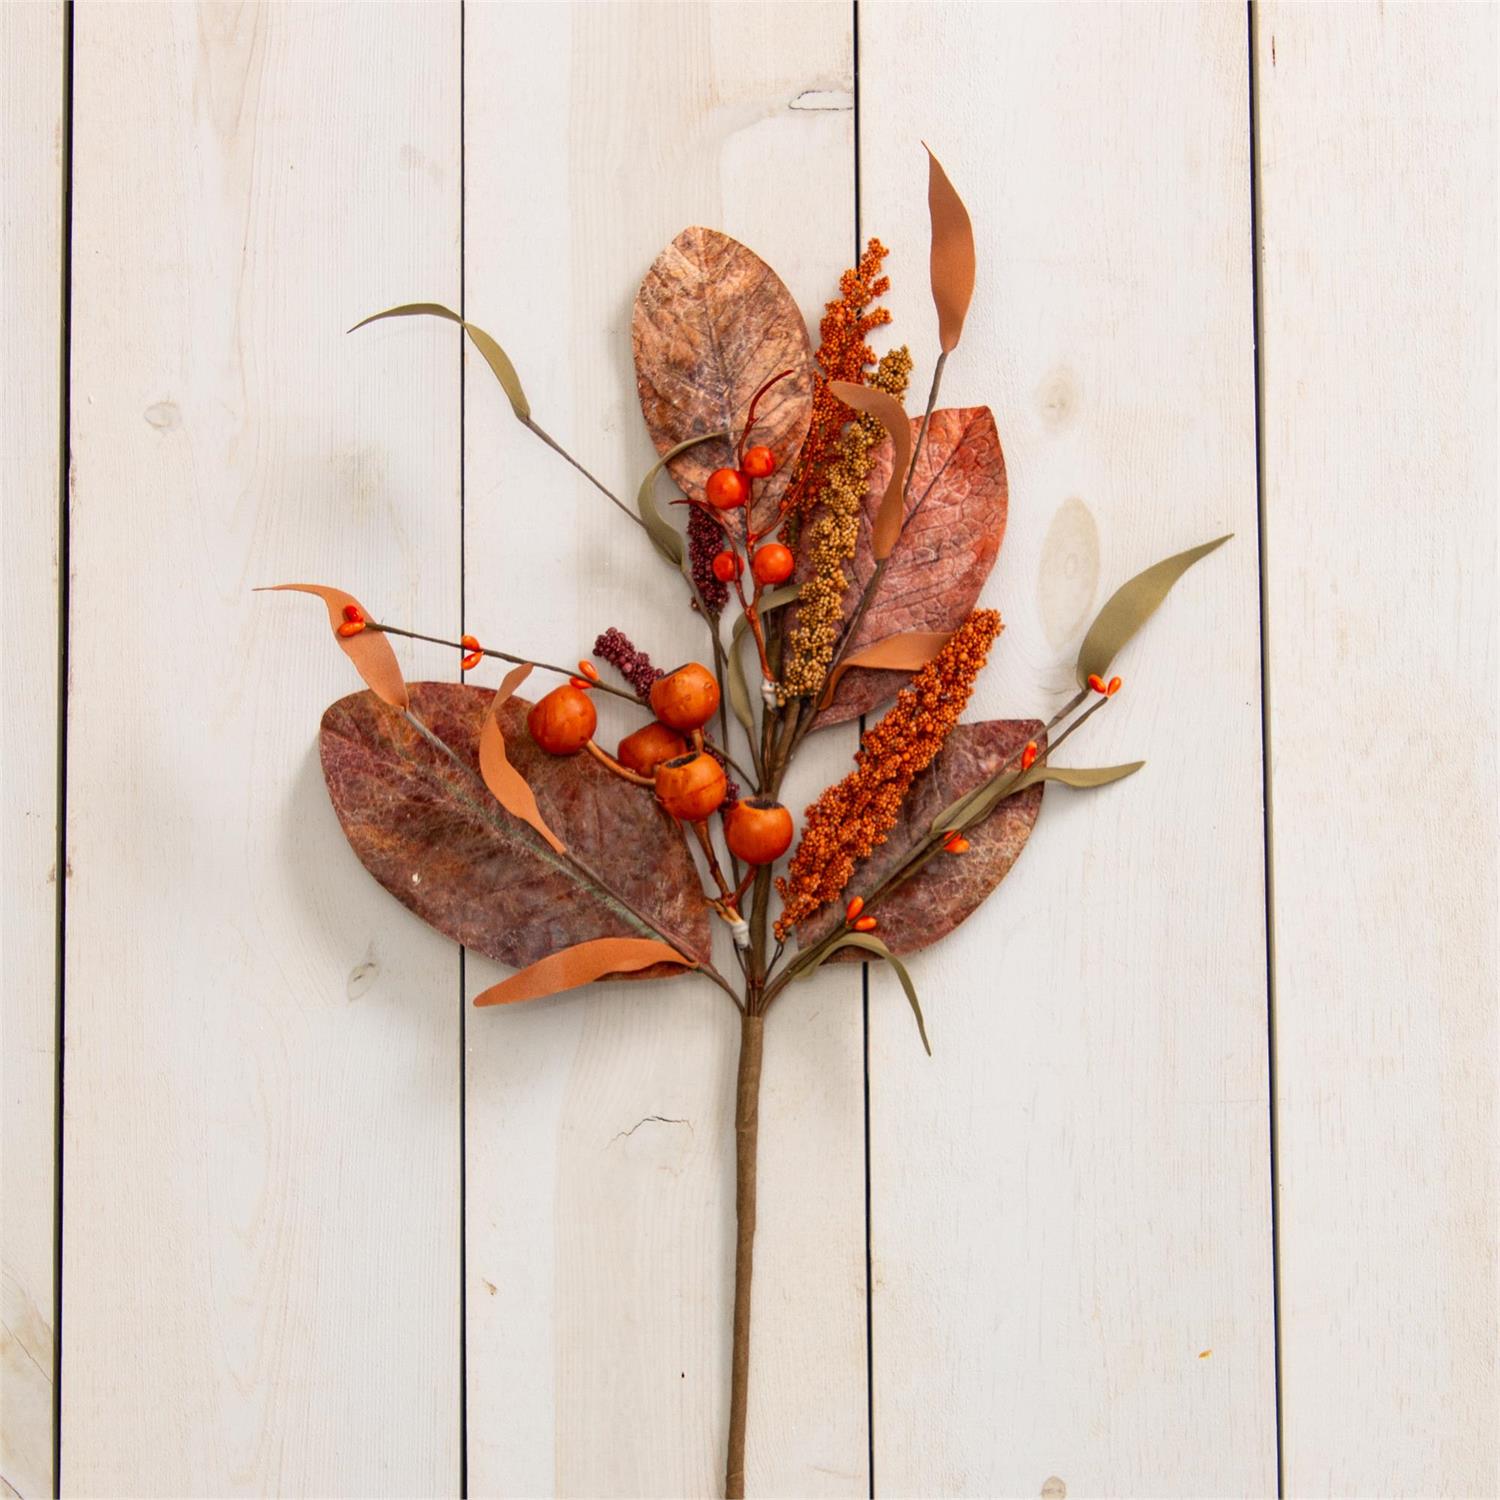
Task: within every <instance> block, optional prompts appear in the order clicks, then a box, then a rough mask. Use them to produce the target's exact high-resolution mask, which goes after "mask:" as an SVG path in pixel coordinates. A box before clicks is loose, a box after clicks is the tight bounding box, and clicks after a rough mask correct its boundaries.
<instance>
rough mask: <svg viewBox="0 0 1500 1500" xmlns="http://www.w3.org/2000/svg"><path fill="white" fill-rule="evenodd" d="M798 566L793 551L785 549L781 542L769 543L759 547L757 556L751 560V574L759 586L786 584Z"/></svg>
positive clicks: (788, 548)
mask: <svg viewBox="0 0 1500 1500" xmlns="http://www.w3.org/2000/svg"><path fill="white" fill-rule="evenodd" d="M796 566H797V559H796V558H794V557H793V556H792V549H791V548H790V547H783V546H782V545H781V543H780V542H767V543H766V545H765V546H764V547H757V548H756V549H755V556H754V557H752V558H751V559H750V572H751V573H752V574H753V575H754V577H755V581H756V582H757V583H759V584H768V583H785V582H786V581H787V579H788V578H790V577H791V576H792V569H793V568H795V567H796Z"/></svg>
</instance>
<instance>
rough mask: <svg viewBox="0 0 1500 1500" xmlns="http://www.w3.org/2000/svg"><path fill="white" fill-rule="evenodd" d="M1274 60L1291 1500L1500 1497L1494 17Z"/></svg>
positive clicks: (1454, 11)
mask: <svg viewBox="0 0 1500 1500" xmlns="http://www.w3.org/2000/svg"><path fill="white" fill-rule="evenodd" d="M1256 43H1257V46H1256V69H1257V85H1258V87H1257V97H1258V106H1259V108H1258V113H1259V120H1260V138H1259V145H1260V228H1261V240H1262V247H1263V248H1262V256H1263V260H1262V279H1261V310H1262V333H1263V340H1262V348H1263V351H1264V353H1263V361H1262V391H1263V412H1264V419H1263V443H1264V450H1263V451H1264V483H1265V512H1266V615H1267V632H1268V668H1269V678H1268V684H1269V685H1268V697H1269V704H1270V756H1271V773H1272V774H1271V804H1272V810H1273V829H1274V845H1273V847H1274V856H1275V873H1276V879H1275V888H1274V889H1275V904H1274V912H1273V919H1274V928H1275V954H1276V969H1275V1007H1276V1078H1277V1095H1278V1120H1279V1131H1278V1145H1279V1157H1280V1197H1279V1207H1280V1236H1279V1244H1280V1264H1281V1334H1282V1410H1283V1432H1282V1442H1283V1453H1284V1462H1285V1471H1286V1488H1287V1493H1288V1494H1296V1495H1416V1494H1421V1495H1475V1496H1480V1495H1484V1496H1492V1495H1495V1494H1496V1493H1500V1387H1497V1363H1496V1352H1497V1351H1496V1260H1495V1255H1496V1225H1497V1218H1496V1191H1497V1189H1496V1184H1497V1182H1500V1157H1497V1144H1496V1129H1495V1088H1496V1045H1497V1031H1496V1006H1495V994H1496V973H1495V937H1496V924H1495V912H1496V872H1495V861H1496V838H1495V835H1496V825H1495V805H1496V804H1495V791H1496V787H1495V706H1494V702H1495V699H1494V693H1495V681H1496V649H1495V541H1496V535H1495V515H1496V480H1495V463H1496V450H1495V412H1496V404H1495V403H1496V381H1495V358H1496V343H1495V318H1496V305H1495V234H1496V113H1495V55H1496V14H1495V11H1494V9H1493V8H1491V7H1479V6H1474V7H1469V6H1421V7H1417V6H1404V5H1388V6H1382V7H1379V8H1370V9H1365V8H1355V9H1344V8H1340V7H1323V6H1298V5H1283V4H1265V5H1262V6H1261V7H1260V13H1259V19H1258V23H1257V38H1256ZM1204 566H1208V565H1207V564H1205V565H1204ZM1424 764H1434V765H1435V766H1437V767H1439V768H1440V770H1439V773H1438V774H1439V776H1440V781H1439V782H1438V783H1437V785H1438V786H1440V788H1441V790H1440V792H1439V798H1438V800H1439V802H1440V804H1441V806H1440V808H1437V809H1435V808H1434V804H1433V799H1432V793H1433V790H1434V783H1433V782H1432V781H1431V779H1430V778H1424V776H1423V774H1422V767H1423V766H1424Z"/></svg>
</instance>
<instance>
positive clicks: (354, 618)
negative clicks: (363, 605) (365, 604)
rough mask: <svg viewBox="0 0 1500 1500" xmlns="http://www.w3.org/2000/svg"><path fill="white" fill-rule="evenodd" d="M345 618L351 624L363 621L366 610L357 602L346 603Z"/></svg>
mask: <svg viewBox="0 0 1500 1500" xmlns="http://www.w3.org/2000/svg"><path fill="white" fill-rule="evenodd" d="M344 618H345V619H346V620H347V621H348V622H349V623H350V624H351V625H353V624H356V623H363V621H364V618H365V616H364V611H363V610H362V609H360V607H359V605H357V604H346V605H345V606H344Z"/></svg>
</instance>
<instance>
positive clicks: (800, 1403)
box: [466, 3, 868, 1496]
mask: <svg viewBox="0 0 1500 1500" xmlns="http://www.w3.org/2000/svg"><path fill="white" fill-rule="evenodd" d="M466 59H467V89H466V98H467V105H468V125H467V132H466V141H467V157H466V181H467V198H466V246H467V268H468V277H467V309H468V314H469V316H470V317H471V318H473V319H475V320H476V321H477V322H478V323H480V324H481V325H482V326H484V327H487V328H489V329H490V330H491V331H492V332H494V333H495V334H496V336H497V337H499V338H500V339H501V340H502V342H503V343H504V344H505V345H506V347H507V348H508V349H509V350H510V352H511V353H512V355H513V356H514V358H515V359H516V361H517V363H518V365H519V367H520V370H521V374H522V377H523V379H524V380H525V382H526V386H527V390H528V393H529V395H530V397H531V400H532V404H533V407H534V408H535V410H536V412H537V415H538V419H539V420H540V421H541V422H542V423H543V424H544V425H545V426H546V427H547V428H548V429H549V430H550V431H552V432H553V433H555V434H556V435H557V436H558V437H559V438H560V439H561V440H562V441H563V442H565V443H568V444H570V445H572V446H574V447H575V448H576V451H577V452H578V453H579V455H580V456H581V457H582V458H583V459H584V460H585V462H587V463H588V464H589V465H590V466H591V467H594V468H595V469H596V471H597V472H599V473H601V474H602V475H604V476H606V477H607V479H608V481H609V482H610V483H611V484H613V485H614V486H616V487H617V488H619V489H620V491H621V492H622V493H625V494H627V495H628V494H631V493H633V491H634V487H635V485H636V484H637V483H638V482H639V479H640V477H641V475H642V474H644V472H645V471H646V469H647V468H648V467H649V465H650V463H651V461H652V459H653V458H654V454H653V452H652V450H651V448H650V445H649V443H648V442H647V440H646V438H645V435H644V432H643V429H642V426H641V422H640V417H639V414H638V407H637V403H636V396H635V387H634V377H633V372H632V369H631V356H630V340H629V320H630V310H631V304H632V299H633V297H634V294H635V289H636V286H637V284H638V283H639V280H640V277H641V276H642V274H643V273H644V272H645V270H646V267H647V266H648V265H649V264H650V262H651V260H652V259H653V258H654V257H655V255H656V254H657V252H658V251H659V250H660V249H661V247H662V246H663V245H665V244H666V243H667V242H668V241H669V240H670V239H671V238H672V236H673V235H675V234H676V233H677V231H678V230H680V229H682V228H683V227H685V226H686V225H688V224H693V223H703V224H709V225H714V226H717V227H719V228H722V229H724V230H726V231H727V232H728V233H730V234H734V235H736V236H739V237H741V238H743V239H744V240H745V241H747V242H748V243H749V244H750V245H752V246H753V247H754V248H755V249H756V250H758V251H759V252H760V253H761V254H763V255H765V256H766V258H767V259H768V260H769V261H770V262H771V263H772V264H773V265H774V266H775V267H776V268H777V270H778V271H779V272H780V273H781V274H782V276H783V277H784V278H785V279H786V281H787V283H788V285H789V286H790V287H791V288H792V290H793V292H794V293H795V294H796V296H797V297H798V299H799V301H800V302H801V304H802V307H803V309H804V311H805V312H806V313H807V314H808V315H809V317H815V316H816V315H817V313H818V312H819V311H820V309H821V303H822V302H823V301H824V300H825V299H826V298H827V297H829V296H831V295H833V293H834V290H835V286H836V280H837V276H838V273H839V272H840V270H841V269H842V268H843V267H844V266H846V265H848V264H849V262H850V258H851V255H852V252H853V246H854V215H853V181H854V178H853V131H852V122H853V115H852V102H853V101H852V87H853V83H852V78H853V74H852V36H851V11H850V8H849V6H848V5H847V4H843V3H829V4H815V5H814V4H802V5H798V4H757V5H715V6H702V5H691V4H688V5H670V6H662V5H637V4H614V5H607V6H584V5H579V6H527V5H519V6H517V5H503V6H502V5H495V6H481V7H473V8H471V9H470V10H469V12H468V17H467V32H466ZM467 410H468V422H467V435H468V445H469V446H468V460H467V475H468V482H467V490H466V493H467V506H466V513H467V525H468V534H467V557H468V580H467V582H468V587H467V599H468V616H467V623H468V626H469V628H470V629H471V630H473V631H475V632H476V633H477V634H478V635H479V636H480V638H481V639H483V640H485V641H491V640H493V641H494V642H496V643H500V642H504V643H507V644H510V645H514V646H519V647H520V648H521V649H522V650H532V651H535V652H537V653H538V654H541V655H550V659H553V660H557V659H559V658H561V659H563V660H571V659H573V658H575V657H577V656H579V655H582V654H585V653H586V652H587V651H588V649H589V646H590V644H591V643H592V641H593V639H594V637H595V635H596V634H597V633H598V632H599V631H600V630H601V629H603V628H605V627H606V626H609V625H618V626H620V627H621V628H622V629H624V630H626V631H627V632H628V633H629V634H631V635H632V636H633V637H634V638H635V639H636V641H637V642H638V643H639V644H640V645H641V646H642V647H643V648H645V649H647V650H648V651H650V652H651V653H652V654H653V656H654V657H655V658H656V659H657V661H658V662H659V663H661V664H663V665H667V666H670V665H674V664H675V663H676V662H678V661H679V660H681V659H683V658H684V657H687V656H695V657H696V656H701V655H702V654H703V653H704V652H705V651H706V649H707V646H706V642H705V641H704V639H703V631H702V627H701V625H697V624H694V623H693V622H692V621H691V619H690V617H689V616H688V615H687V614H686V613H685V610H684V606H683V597H682V589H681V586H680V584H676V583H675V582H674V580H673V577H672V575H671V574H670V573H669V572H667V571H666V570H665V569H664V568H663V567H662V565H661V564H660V563H659V562H658V561H657V560H656V558H655V557H654V555H653V554H652V553H651V551H650V549H649V547H648V546H647V545H646V543H645V541H644V539H643V538H642V537H641V536H640V535H639V534H638V533H637V532H635V530H634V529H633V528H630V527H628V526H627V525H626V524H625V523H624V522H623V521H622V519H621V518H620V517H619V516H618V515H617V514H616V513H615V511H614V510H613V509H612V508H611V507H610V506H609V504H608V503H607V502H606V501H604V500H602V499H601V497H600V496H599V495H598V494H597V493H596V492H594V491H592V490H591V489H590V488H589V487H588V486H587V485H585V484H583V483H582V482H580V481H577V480H576V479H575V477H574V476H573V475H572V473H571V472H570V471H569V470H568V469H567V468H566V467H564V466H562V465H561V464H560V463H559V462H558V460H557V459H556V458H555V457H554V456H553V455H551V454H549V453H548V452H546V451H545V450H544V449H542V448H541V447H540V446H539V445H538V444H537V443H536V442H535V441H534V440H533V439H532V438H530V437H529V436H528V435H527V434H526V433H525V432H524V431H522V430H520V429H519V428H518V427H517V426H516V425H515V424H514V423H513V422H512V420H511V418H510V415H509V413H508V411H507V410H506V408H505V407H504V404H503V402H502V400H501V398H500V397H499V395H498V393H497V392H496V391H495V389H494V386H493V383H492V382H491V380H490V378H489V376H488V374H487V372H486V371H485V368H484V366H483V365H482V364H481V363H479V362H478V361H476V360H473V359H471V361H470V364H469V373H468V406H467ZM602 721H603V723H604V726H605V727H604V729H603V730H602V731H601V733H602V736H603V737H604V738H605V739H606V740H608V739H609V738H610V737H612V736H614V735H618V734H619V733H621V732H622V731H623V730H624V729H625V728H627V727H633V721H632V720H631V719H630V718H629V716H628V715H625V714H620V713H619V712H617V711H616V708H615V706H613V705H610V706H606V707H605V708H604V711H603V715H602ZM851 739H852V735H846V736H842V737H840V738H839V740H838V743H836V744H832V743H831V744H829V745H826V746H822V747H819V749H818V750H817V751H816V752H815V753H814V754H812V755H809V756H808V757H807V762H808V764H807V766H806V767H805V771H804V775H803V777H802V779H801V781H800V782H799V783H798V784H796V785H795V786H794V787H793V788H792V792H791V795H790V796H789V798H788V800H789V801H793V799H794V798H795V799H798V800H797V801H794V804H793V805H800V801H801V800H806V797H807V795H808V793H809V792H811V791H812V790H813V789H814V788H815V787H816V786H817V785H820V784H822V782H824V781H826V780H827V779H829V776H830V775H831V774H833V771H832V768H833V766H834V765H835V764H837V763H838V762H839V761H841V760H842V759H843V758H844V757H846V756H847V754H848V753H849V749H850V740H851ZM724 962H725V963H730V962H731V961H730V960H728V958H727V957H726V958H725V960H724ZM731 966H732V965H731ZM498 973H499V971H498V970H497V969H495V968H494V967H492V966H491V965H489V964H486V963H483V962H480V961H478V960H473V959H471V961H470V963H469V980H470V987H471V989H477V988H479V987H482V986H484V985H486V984H489V983H491V982H493V980H494V979H495V978H496V977H497V974H498ZM859 996H860V991H859V978H858V974H857V973H844V974H842V975H838V976H830V977H829V978H828V979H827V980H826V981H824V982H821V983H818V984H816V985H809V986H808V987H807V989H806V991H805V993H803V994H802V995H799V996H798V997H797V1000H796V1001H795V1002H794V1003H789V1004H787V1005H786V1006H784V1007H779V1008H778V1010H777V1011H776V1013H775V1014H774V1015H773V1016H772V1017H771V1019H770V1021H769V1023H768V1025H767V1056H766V1064H765V1083H764V1102H763V1106H762V1119H763V1126H762V1132H761V1172H760V1202H761V1215H760V1232H759V1237H758V1244H757V1266H756V1303H755V1330H756V1331H755V1352H754V1376H753V1384H752V1397H751V1412H750V1454H749V1466H748V1467H749V1487H750V1491H751V1493H755V1494H761V1495H770V1494H796V1495H804V1496H821V1495H854V1494H858V1495H864V1494H866V1493H867V1492H868V1476H867V1451H868V1438H867V1432H866V1382H865V1343H864V1326H865V1306H864V1166H863V1151H864V1145H863V1123H862V1058H861V1037H860V1010H859ZM737 1041H738V1025H737V1017H736V1016H735V1014H734V1012H733V1010H732V1009H731V1008H730V1007H729V1005H728V1004H727V1003H726V1001H725V1000H724V999H723V997H722V996H720V995H719V994H718V993H717V992H716V991H714V990H712V989H710V988H709V987H707V986H706V985H705V984H702V983H698V982H694V981H685V980H684V981H676V982H674V983H673V984H671V985H666V986H663V985H634V986H630V985H612V986H609V987H607V988H605V989H602V990H596V991H594V992H591V993H590V994H588V995H572V996H564V997H559V998H558V999H556V1000H548V1001H542V1002H538V1003H537V1004H535V1005H530V1006H526V1007H522V1008H519V1009H517V1010H514V1011H512V1012H508V1013H504V1014H499V1013H494V1012H483V1013H480V1014H477V1015H471V1016H470V1019H469V1023H468V1087H467V1111H468V1113H467V1146H468V1176H467V1183H468V1275H469V1285H468V1370H469V1386H468V1389H469V1481H470V1485H471V1488H472V1489H473V1490H474V1492H475V1493H483V1494H497V1495H538V1494H558V1495H646V1496H658V1495H667V1494H673V1495H676V1494H715V1493H719V1492H720V1488H719V1487H720V1485H721V1484H722V1465H723V1449H724V1443H725V1438H726V1433H727V1423H728V1370H729V1313H730V1286H731V1270H732V1257H733V1223H732V1221H733V1189H732V1172H733V1151H732V1141H733V1128H732V1110H733V1070H734V1065H735V1064H734V1058H735V1048H736V1045H737Z"/></svg>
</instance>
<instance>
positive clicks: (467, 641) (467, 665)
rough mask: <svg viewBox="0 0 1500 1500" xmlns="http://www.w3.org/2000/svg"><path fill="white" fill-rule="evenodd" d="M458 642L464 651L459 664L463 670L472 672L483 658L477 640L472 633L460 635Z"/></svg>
mask: <svg viewBox="0 0 1500 1500" xmlns="http://www.w3.org/2000/svg"><path fill="white" fill-rule="evenodd" d="M458 644H459V645H460V646H462V647H464V649H465V652H466V654H465V656H464V659H463V661H462V662H461V663H460V665H461V666H462V667H463V669H464V671H465V672H472V671H473V670H474V668H475V667H477V666H478V665H479V663H480V662H482V661H483V660H484V652H483V650H481V649H480V645H479V642H478V641H477V640H475V639H474V637H473V636H472V635H465V636H460V637H459V641H458Z"/></svg>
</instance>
